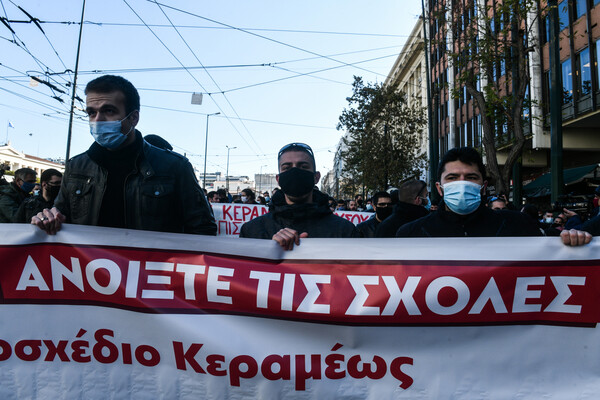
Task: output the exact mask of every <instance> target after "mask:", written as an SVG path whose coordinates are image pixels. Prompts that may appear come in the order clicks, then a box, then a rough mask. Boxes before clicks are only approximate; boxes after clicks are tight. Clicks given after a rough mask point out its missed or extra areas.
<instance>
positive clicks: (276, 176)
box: [275, 174, 281, 186]
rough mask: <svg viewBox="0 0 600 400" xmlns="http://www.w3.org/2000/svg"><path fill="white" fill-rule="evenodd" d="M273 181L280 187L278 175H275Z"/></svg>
mask: <svg viewBox="0 0 600 400" xmlns="http://www.w3.org/2000/svg"><path fill="white" fill-rule="evenodd" d="M275 180H276V181H277V186H281V185H280V184H279V174H277V175H275Z"/></svg>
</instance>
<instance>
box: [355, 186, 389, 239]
mask: <svg viewBox="0 0 600 400" xmlns="http://www.w3.org/2000/svg"><path fill="white" fill-rule="evenodd" d="M372 202H373V204H374V205H375V215H374V216H373V217H371V218H369V219H368V220H366V221H365V222H361V223H360V224H358V225H357V226H356V228H357V229H358V230H359V231H360V233H361V235H362V237H365V238H374V237H375V231H376V230H377V227H378V226H379V224H380V223H381V222H382V221H383V220H384V219H386V218H387V217H389V216H390V215H391V214H392V206H393V205H392V197H391V196H390V194H389V193H388V192H377V193H375V194H374V195H373V199H372Z"/></svg>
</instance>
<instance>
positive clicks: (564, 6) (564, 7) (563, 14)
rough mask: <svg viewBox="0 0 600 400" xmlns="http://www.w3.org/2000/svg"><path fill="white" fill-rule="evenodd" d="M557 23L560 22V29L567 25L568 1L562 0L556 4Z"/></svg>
mask: <svg viewBox="0 0 600 400" xmlns="http://www.w3.org/2000/svg"><path fill="white" fill-rule="evenodd" d="M558 23H559V24H560V30H561V31H562V30H563V29H565V28H566V27H567V26H569V2H568V0H563V1H562V2H561V3H559V4H558Z"/></svg>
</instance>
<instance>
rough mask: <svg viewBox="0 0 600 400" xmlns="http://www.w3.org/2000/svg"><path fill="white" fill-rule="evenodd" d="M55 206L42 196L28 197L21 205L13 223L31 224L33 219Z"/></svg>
mask: <svg viewBox="0 0 600 400" xmlns="http://www.w3.org/2000/svg"><path fill="white" fill-rule="evenodd" d="M53 204H54V202H53V201H46V199H44V197H42V195H38V196H31V197H28V198H26V199H25V200H23V202H22V203H21V206H20V207H19V209H18V210H17V212H16V213H15V215H14V217H13V222H18V223H26V224H28V223H30V222H31V217H33V216H35V215H37V214H38V213H39V212H40V211H43V210H44V209H45V208H52V205H53Z"/></svg>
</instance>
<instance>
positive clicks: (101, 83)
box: [85, 75, 140, 114]
mask: <svg viewBox="0 0 600 400" xmlns="http://www.w3.org/2000/svg"><path fill="white" fill-rule="evenodd" d="M89 92H93V93H110V92H121V93H123V95H124V96H125V112H126V113H127V114H129V113H131V112H133V111H135V110H138V111H139V110H140V95H139V93H138V91H137V89H136V88H135V86H133V84H132V83H131V82H129V81H128V80H127V79H125V78H123V77H122V76H117V75H103V76H101V77H98V78H96V79H94V80H91V81H89V82H88V84H87V86H86V87H85V94H86V95H87V94H88V93H89Z"/></svg>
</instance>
